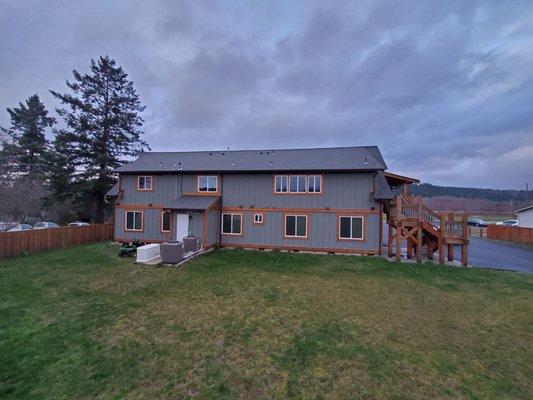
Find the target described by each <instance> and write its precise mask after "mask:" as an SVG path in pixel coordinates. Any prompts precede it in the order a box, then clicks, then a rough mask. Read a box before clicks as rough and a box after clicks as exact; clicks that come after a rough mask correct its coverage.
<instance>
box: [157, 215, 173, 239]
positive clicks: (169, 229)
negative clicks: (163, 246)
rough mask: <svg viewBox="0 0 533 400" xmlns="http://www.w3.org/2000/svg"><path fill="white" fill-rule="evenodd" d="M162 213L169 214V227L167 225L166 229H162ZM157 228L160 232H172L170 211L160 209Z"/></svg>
mask: <svg viewBox="0 0 533 400" xmlns="http://www.w3.org/2000/svg"><path fill="white" fill-rule="evenodd" d="M164 214H168V215H169V218H170V220H169V223H168V225H169V227H168V231H166V230H164V229H163V215H164ZM159 230H160V232H161V233H172V213H171V212H168V211H167V210H161V214H160V218H159Z"/></svg>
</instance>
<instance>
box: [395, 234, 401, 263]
mask: <svg viewBox="0 0 533 400" xmlns="http://www.w3.org/2000/svg"><path fill="white" fill-rule="evenodd" d="M401 245H402V228H401V225H400V226H396V261H400V259H401V251H402V248H401Z"/></svg>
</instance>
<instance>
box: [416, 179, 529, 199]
mask: <svg viewBox="0 0 533 400" xmlns="http://www.w3.org/2000/svg"><path fill="white" fill-rule="evenodd" d="M410 189H411V193H413V194H416V195H421V196H423V197H428V198H431V197H437V196H449V197H461V198H463V199H484V200H491V201H497V202H500V201H511V200H512V201H514V202H520V203H521V202H525V201H527V199H528V197H527V193H526V191H525V190H497V189H476V188H462V187H453V186H436V185H432V184H431V183H420V184H418V185H411V188H410ZM528 192H529V200H530V201H533V190H529V191H528Z"/></svg>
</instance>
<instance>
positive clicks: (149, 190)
mask: <svg viewBox="0 0 533 400" xmlns="http://www.w3.org/2000/svg"><path fill="white" fill-rule="evenodd" d="M141 178H145V179H144V182H145V186H146V178H150V181H151V184H150V189H141ZM153 190H154V176H153V175H138V176H137V191H138V192H152V191H153Z"/></svg>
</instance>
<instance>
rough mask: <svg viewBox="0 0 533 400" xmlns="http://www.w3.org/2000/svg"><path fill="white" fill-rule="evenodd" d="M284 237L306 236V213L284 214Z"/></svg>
mask: <svg viewBox="0 0 533 400" xmlns="http://www.w3.org/2000/svg"><path fill="white" fill-rule="evenodd" d="M284 234H285V236H286V237H294V238H306V237H307V215H285V232H284Z"/></svg>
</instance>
